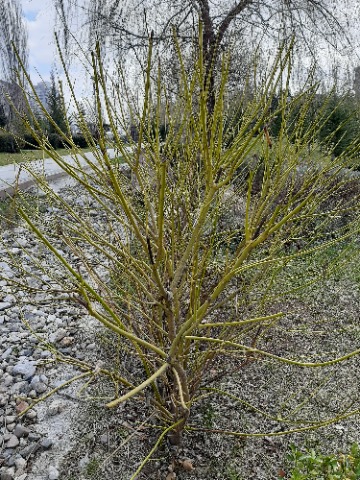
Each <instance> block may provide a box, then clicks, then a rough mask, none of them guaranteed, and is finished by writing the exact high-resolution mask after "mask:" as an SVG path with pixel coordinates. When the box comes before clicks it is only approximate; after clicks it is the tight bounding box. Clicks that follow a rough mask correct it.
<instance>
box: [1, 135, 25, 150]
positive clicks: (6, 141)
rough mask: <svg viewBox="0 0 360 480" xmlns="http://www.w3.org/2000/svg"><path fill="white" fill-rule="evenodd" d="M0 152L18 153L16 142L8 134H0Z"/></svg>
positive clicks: (12, 136)
mask: <svg viewBox="0 0 360 480" xmlns="http://www.w3.org/2000/svg"><path fill="white" fill-rule="evenodd" d="M0 152H6V153H19V152H20V148H19V145H18V140H17V139H16V138H15V137H14V135H11V134H10V133H0Z"/></svg>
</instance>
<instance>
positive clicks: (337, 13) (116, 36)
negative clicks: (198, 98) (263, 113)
mask: <svg viewBox="0 0 360 480" xmlns="http://www.w3.org/2000/svg"><path fill="white" fill-rule="evenodd" d="M54 2H55V5H56V7H57V12H58V16H59V18H60V20H61V22H62V25H63V40H64V45H65V47H66V48H68V49H69V51H71V41H70V40H71V38H72V34H73V33H75V32H76V33H77V30H78V26H79V21H80V22H82V23H83V25H84V26H86V28H85V30H83V35H86V32H89V33H90V35H89V37H88V40H89V42H88V44H89V46H90V47H93V45H94V39H96V40H99V41H100V43H101V44H102V45H103V46H104V47H107V48H106V49H104V51H105V50H106V51H107V52H108V54H109V52H110V54H115V57H117V58H121V59H122V60H124V57H126V58H127V59H129V61H131V62H133V61H134V60H137V61H139V62H140V63H141V64H142V66H144V63H145V54H144V52H145V51H146V47H147V44H148V37H149V34H150V32H151V31H153V32H154V35H153V38H154V44H155V46H156V49H157V52H158V55H159V57H160V58H161V61H162V63H163V64H164V63H165V64H166V61H167V60H168V64H167V65H168V67H169V68H170V72H171V73H176V72H173V68H174V66H173V64H174V62H172V61H171V58H173V56H174V55H173V51H172V48H171V44H172V37H173V29H175V32H176V35H177V37H178V38H179V41H180V42H181V47H182V50H183V53H184V52H185V51H186V45H188V44H189V43H190V42H192V41H193V40H194V38H195V39H196V36H197V25H198V21H199V19H200V21H201V23H202V25H203V29H202V45H203V55H204V60H205V62H204V68H205V71H206V75H205V77H204V78H205V80H204V81H206V82H207V84H208V88H209V91H210V93H211V92H212V94H210V95H209V98H208V107H209V108H210V109H212V107H213V105H214V94H213V92H214V82H215V81H216V77H217V75H216V72H217V70H218V61H219V58H220V54H221V52H222V51H223V50H224V49H229V47H230V46H231V47H232V57H233V62H232V64H233V65H236V67H235V69H231V73H232V74H235V76H236V75H239V74H240V75H242V76H244V70H245V71H246V68H245V69H244V65H246V63H247V62H248V63H251V62H250V61H249V58H248V57H249V54H250V52H251V51H253V50H254V47H255V46H257V44H258V43H259V42H260V39H261V38H262V39H264V40H265V41H263V42H262V46H263V48H264V49H265V50H267V51H266V52H265V56H267V57H268V56H269V55H270V56H273V53H274V52H272V51H271V49H272V48H273V45H274V43H273V42H269V40H271V39H274V38H276V39H280V40H281V41H287V40H288V39H290V38H291V37H292V36H295V37H296V38H299V39H301V42H299V45H298V53H299V57H300V56H304V52H305V54H306V55H307V56H309V55H311V56H312V57H313V58H315V57H316V55H315V49H316V46H318V44H319V42H320V39H322V40H323V41H326V42H327V43H328V45H332V46H336V45H340V43H341V42H340V43H339V38H341V39H342V40H343V41H345V42H346V41H347V40H348V39H347V38H346V35H345V33H344V32H345V28H344V26H345V25H346V22H347V20H348V19H349V17H350V16H351V21H352V24H353V22H354V18H356V17H355V16H354V15H353V13H354V8H355V7H354V5H353V4H352V5H351V4H350V3H349V2H348V1H343V2H340V1H338V0H327V1H325V2H317V1H314V0H275V1H274V0H271V1H267V0H262V1H259V0H237V1H235V2H231V3H230V4H229V3H228V2H224V1H221V0H214V1H212V2H210V1H209V0H186V1H185V2H180V1H171V2H170V1H169V0H160V1H158V2H154V1H153V0H141V1H139V2H131V1H129V2H126V3H125V4H124V2H119V1H118V0H94V1H93V2H91V3H90V2H84V1H83V0H54ZM350 7H351V8H352V9H351V8H350ZM340 19H341V20H340ZM75 28H76V31H75ZM348 30H349V29H347V30H346V31H348ZM325 39H326V40H325ZM83 40H84V38H83ZM300 50H301V52H300ZM239 54H240V58H241V60H242V61H240V62H236V61H235V58H237V57H238V56H239ZM250 56H251V55H250ZM172 77H173V78H174V77H175V79H176V75H172Z"/></svg>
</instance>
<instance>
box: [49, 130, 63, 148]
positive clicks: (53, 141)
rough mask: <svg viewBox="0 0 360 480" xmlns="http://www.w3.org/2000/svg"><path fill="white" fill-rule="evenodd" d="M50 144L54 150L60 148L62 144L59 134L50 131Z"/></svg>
mask: <svg viewBox="0 0 360 480" xmlns="http://www.w3.org/2000/svg"><path fill="white" fill-rule="evenodd" d="M48 140H49V143H50V145H51V146H52V147H53V148H54V149H55V150H56V149H57V148H61V147H62V146H63V142H62V139H61V137H60V135H58V134H57V133H50V135H49V137H48Z"/></svg>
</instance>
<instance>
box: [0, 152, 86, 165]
mask: <svg viewBox="0 0 360 480" xmlns="http://www.w3.org/2000/svg"><path fill="white" fill-rule="evenodd" d="M83 151H84V152H90V151H91V149H90V148H87V149H84V150H83ZM56 153H57V154H59V155H70V154H71V150H69V149H67V148H61V149H59V150H56ZM43 158H46V154H45V156H44V152H42V150H20V153H6V152H2V153H0V166H4V165H11V164H13V163H20V162H30V161H32V160H42V159H43Z"/></svg>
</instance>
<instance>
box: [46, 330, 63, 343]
mask: <svg viewBox="0 0 360 480" xmlns="http://www.w3.org/2000/svg"><path fill="white" fill-rule="evenodd" d="M66 334H67V331H66V330H65V329H64V328H59V330H57V331H56V332H55V333H52V334H51V335H50V336H49V340H50V342H51V343H58V342H60V341H61V340H62V339H63V338H64V337H66Z"/></svg>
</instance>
